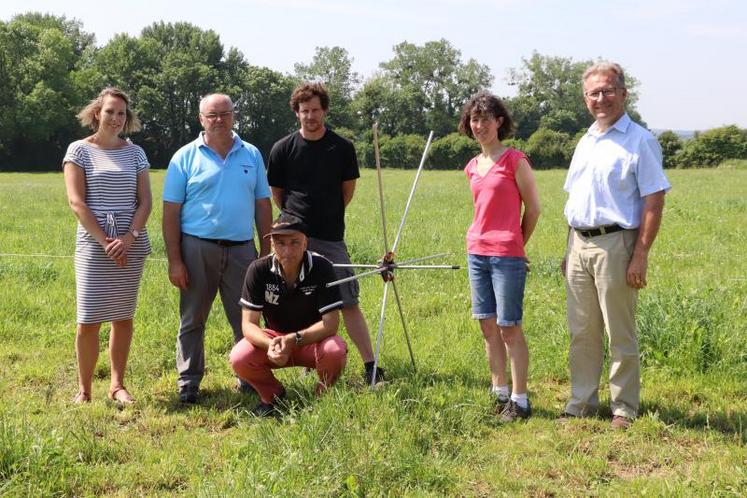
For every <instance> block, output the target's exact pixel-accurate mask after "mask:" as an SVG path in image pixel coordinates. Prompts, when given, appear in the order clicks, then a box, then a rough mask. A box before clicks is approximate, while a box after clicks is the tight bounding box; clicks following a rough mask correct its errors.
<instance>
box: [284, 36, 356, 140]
mask: <svg viewBox="0 0 747 498" xmlns="http://www.w3.org/2000/svg"><path fill="white" fill-rule="evenodd" d="M294 69H295V76H296V78H297V79H298V80H299V81H321V82H322V83H324V85H325V86H326V87H327V92H328V93H329V99H330V114H329V118H328V121H329V124H330V125H331V126H333V127H339V126H343V127H348V128H350V127H352V126H353V125H354V123H355V117H354V114H353V110H352V108H351V103H352V101H353V94H354V92H355V90H356V88H357V86H358V84H359V82H360V76H359V75H358V73H356V72H355V71H353V58H352V57H350V54H348V51H347V50H345V49H344V48H341V47H316V52H315V53H314V58H313V59H312V61H311V63H310V64H302V63H296V64H295V65H294Z"/></svg>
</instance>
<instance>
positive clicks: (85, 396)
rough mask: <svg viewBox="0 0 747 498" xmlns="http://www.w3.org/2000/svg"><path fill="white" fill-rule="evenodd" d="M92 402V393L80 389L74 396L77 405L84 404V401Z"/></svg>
mask: <svg viewBox="0 0 747 498" xmlns="http://www.w3.org/2000/svg"><path fill="white" fill-rule="evenodd" d="M90 402H91V395H90V394H89V393H86V392H83V391H80V392H79V393H78V394H76V395H75V397H74V398H73V403H75V404H76V405H82V404H83V403H90Z"/></svg>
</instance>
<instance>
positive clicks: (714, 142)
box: [676, 125, 747, 168]
mask: <svg viewBox="0 0 747 498" xmlns="http://www.w3.org/2000/svg"><path fill="white" fill-rule="evenodd" d="M727 159H747V137H745V132H744V131H743V130H740V129H739V128H738V127H737V126H736V125H729V126H722V127H721V128H713V129H710V130H707V131H704V132H703V133H700V134H698V135H696V136H695V137H694V138H692V139H691V140H688V141H687V142H685V145H684V146H683V147H682V150H680V151H679V152H678V153H677V156H676V162H677V165H678V166H680V167H684V168H688V167H690V168H692V167H697V166H717V165H718V164H719V163H721V162H722V161H724V160H727Z"/></svg>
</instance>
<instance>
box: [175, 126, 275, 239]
mask: <svg viewBox="0 0 747 498" xmlns="http://www.w3.org/2000/svg"><path fill="white" fill-rule="evenodd" d="M203 133H204V132H203ZM203 133H200V136H199V137H197V139H196V140H195V141H193V142H191V143H189V144H187V145H185V146H184V147H182V148H181V149H179V150H178V151H176V153H175V154H174V157H172V158H171V162H170V163H169V169H168V171H167V172H166V180H165V182H164V187H163V200H164V201H168V202H175V203H179V204H181V205H182V210H181V224H182V226H181V228H182V232H183V233H187V234H189V235H193V236H195V237H202V238H206V239H223V240H235V241H239V240H250V239H252V238H254V204H255V201H256V200H257V199H266V198H269V197H270V186H269V185H268V184H267V175H266V173H265V164H264V161H263V160H262V154H260V152H259V150H258V149H257V148H256V147H255V146H253V145H252V144H249V143H247V142H244V141H243V140H241V138H239V136H238V135H237V134H235V133H233V146H232V147H231V151H230V152H229V153H228V155H227V156H226V158H225V159H222V158H221V157H220V156H219V155H218V154H217V153H216V152H215V151H213V150H212V149H211V148H210V147H208V146H207V145H206V144H205V141H204V139H203Z"/></svg>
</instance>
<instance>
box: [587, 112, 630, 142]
mask: <svg viewBox="0 0 747 498" xmlns="http://www.w3.org/2000/svg"><path fill="white" fill-rule="evenodd" d="M628 126H630V116H628V113H627V112H626V113H623V115H622V116H620V119H618V120H617V121H615V122H614V123H613V124H612V126H610V127H609V128H607V130H605V131H604V132H601V131H599V125H597V122H596V121H594V123H593V124H592V125H591V126H590V127H589V131H588V132H587V133H588V134H589V135H593V136H595V137H600V136H602V135H604V134H606V133H609V131H610V130H612V129H615V130H617V131H619V132H620V133H625V132H627V131H628Z"/></svg>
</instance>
